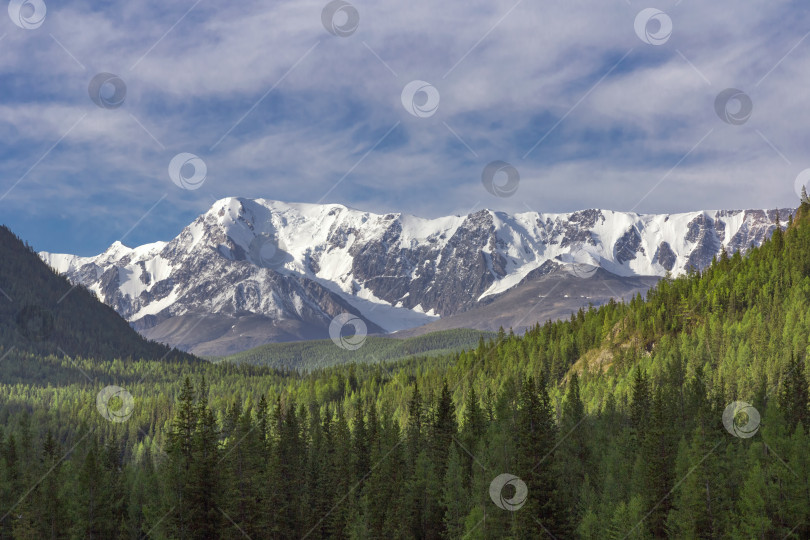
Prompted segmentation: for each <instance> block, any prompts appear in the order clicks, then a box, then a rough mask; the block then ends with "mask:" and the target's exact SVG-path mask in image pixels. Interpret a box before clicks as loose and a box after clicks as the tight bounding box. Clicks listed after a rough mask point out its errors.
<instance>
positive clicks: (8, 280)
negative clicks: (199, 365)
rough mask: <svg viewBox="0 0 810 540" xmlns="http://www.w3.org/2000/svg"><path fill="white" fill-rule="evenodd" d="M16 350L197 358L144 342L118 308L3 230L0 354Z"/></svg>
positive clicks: (0, 244) (0, 243) (101, 356)
mask: <svg viewBox="0 0 810 540" xmlns="http://www.w3.org/2000/svg"><path fill="white" fill-rule="evenodd" d="M11 348H14V349H15V350H16V351H28V352H32V353H36V354H58V355H68V356H71V357H72V356H83V357H92V358H97V359H107V358H144V359H161V358H162V359H166V360H179V359H186V360H187V359H193V358H194V357H193V356H191V355H189V354H186V353H183V352H179V351H176V350H172V349H170V348H168V347H166V346H164V345H161V344H159V343H156V342H151V341H147V340H145V339H143V338H142V337H141V336H140V335H139V334H138V333H137V332H135V331H134V330H133V329H132V328H130V326H129V324H128V323H127V322H126V321H125V320H124V319H122V318H121V317H120V316H119V315H118V314H117V313H116V312H115V310H113V309H112V308H110V307H109V306H106V305H104V304H102V303H101V302H99V301H98V300H97V299H96V298H95V296H94V295H93V294H91V293H90V292H89V291H87V289H85V288H84V287H82V286H73V285H71V284H70V283H69V282H68V280H67V279H66V278H64V277H62V276H59V275H57V274H56V273H54V272H53V270H51V269H50V268H49V267H48V266H47V265H46V264H45V263H44V262H42V260H41V259H40V258H39V257H38V256H37V254H36V252H34V251H33V249H31V248H30V247H29V246H27V245H26V244H24V243H23V242H22V240H20V239H19V238H18V237H17V236H15V235H14V234H13V233H12V232H11V231H10V230H9V229H8V228H7V227H0V350H2V351H8V350H9V349H11ZM0 354H3V353H0Z"/></svg>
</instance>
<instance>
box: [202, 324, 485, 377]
mask: <svg viewBox="0 0 810 540" xmlns="http://www.w3.org/2000/svg"><path fill="white" fill-rule="evenodd" d="M493 337H495V335H494V333H492V332H481V331H479V330H471V329H468V328H459V329H456V330H444V331H440V332H431V333H429V334H425V335H422V336H416V337H411V338H406V339H399V338H395V337H376V336H371V337H368V338H366V339H365V341H364V342H363V344H362V346H361V347H360V348H358V349H355V350H349V349H344V348H342V347H335V344H334V342H332V340H329V339H316V340H310V341H295V342H292V343H270V344H268V345H261V346H259V347H255V348H253V349H250V350H247V351H244V352H240V353H236V354H232V355H230V356H227V357H225V358H217V359H213V360H215V361H223V360H224V361H227V362H235V363H240V364H241V363H247V364H253V365H259V366H268V367H271V368H277V369H290V370H297V371H304V372H306V371H311V370H313V369H318V368H324V367H328V366H336V365H340V364H349V363H355V364H374V363H378V362H385V361H389V362H391V361H396V360H403V359H405V358H409V357H412V356H420V355H423V356H440V355H448V354H452V353H454V352H458V351H461V350H463V349H469V348H472V347H475V345H476V343H477V342H478V341H479V340H480V339H481V338H485V339H490V338H493Z"/></svg>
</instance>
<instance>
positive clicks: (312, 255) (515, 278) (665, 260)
mask: <svg viewBox="0 0 810 540" xmlns="http://www.w3.org/2000/svg"><path fill="white" fill-rule="evenodd" d="M793 211H794V210H793V209H779V210H714V211H696V212H689V213H680V214H638V213H628V212H616V211H610V210H599V209H589V210H580V211H576V212H571V213H538V212H521V213H517V214H513V215H512V214H507V213H505V212H499V211H492V210H479V211H477V212H473V213H470V214H468V215H466V216H445V217H440V218H433V219H426V218H419V217H416V216H411V215H408V214H402V213H397V214H392V213H389V214H374V213H371V212H365V211H361V210H356V209H351V208H349V207H346V206H344V205H340V204H323V205H317V204H309V203H285V202H280V201H272V200H266V199H246V198H238V197H229V198H225V199H221V200H219V201H216V202H215V203H214V204H213V205H212V206H211V208H210V209H209V210H208V211H207V212H205V213H203V214H202V215H200V216H199V217H198V218H197V219H195V220H194V221H193V222H192V223H191V224H190V225H189V226H187V227H185V228H184V229H183V231H181V233H180V234H178V235H177V236H176V237H175V238H174V239H172V240H170V241H168V242H154V243H151V244H145V245H143V246H138V247H135V248H128V247H126V246H124V245H123V244H121V243H120V242H117V243H114V244H113V245H111V246H110V247H109V248H108V249H107V250H105V251H104V252H103V253H101V254H99V255H97V256H94V257H77V256H73V255H65V254H53V253H47V252H42V253H40V256H41V257H42V258H43V260H45V261H46V262H47V263H48V264H49V265H51V266H52V267H53V268H55V269H56V270H57V271H59V272H61V273H64V274H66V275H67V276H68V277H69V278H70V279H71V280H72V281H74V282H78V283H82V284H83V285H85V286H87V287H88V288H89V289H91V290H93V291H94V292H96V294H98V295H99V297H100V298H101V299H102V300H103V301H104V302H105V303H107V304H109V305H111V306H113V307H114V308H115V309H116V311H118V312H119V313H120V314H121V315H122V316H124V317H125V318H126V319H127V320H129V321H130V323H132V324H133V326H134V327H136V328H137V329H138V330H139V331H141V333H143V334H144V335H146V336H150V337H153V338H155V339H160V340H165V341H167V342H169V343H173V344H179V345H182V346H183V347H184V348H187V349H188V350H195V351H196V352H198V353H200V354H229V353H233V352H236V351H237V350H240V349H241V350H244V349H246V348H249V347H252V346H256V345H259V344H261V343H262V342H273V341H290V340H295V339H301V338H303V339H313V338H317V337H321V338H322V337H326V335H327V334H326V329H327V328H328V326H329V323H330V321H331V319H332V318H334V317H335V316H337V315H338V314H340V313H342V312H348V313H351V314H352V315H354V316H357V317H360V318H361V319H363V320H364V321H365V322H366V324H367V326H368V328H369V332H370V333H380V334H382V333H389V332H396V331H401V330H407V329H411V328H415V327H419V326H422V325H425V324H427V323H430V322H432V321H435V320H436V319H438V318H439V317H448V316H453V315H456V314H458V313H462V312H466V311H469V310H472V309H475V308H477V307H478V306H480V305H482V302H483V301H484V300H485V299H486V298H488V297H493V298H494V297H495V296H497V295H499V294H501V293H504V292H506V291H508V290H510V289H512V288H514V287H516V286H518V285H519V284H520V283H521V282H522V281H523V280H524V279H526V277H527V276H529V275H530V274H531V273H532V272H533V271H535V270H537V269H539V268H540V267H542V266H543V264H545V263H547V262H548V261H553V262H554V263H556V264H558V265H560V268H562V269H564V270H565V271H566V272H567V273H566V275H568V274H572V279H574V278H577V277H581V276H578V275H577V274H580V273H584V274H589V272H591V270H590V269H593V268H603V269H604V270H606V271H607V272H610V273H611V274H614V275H617V276H620V277H635V276H648V275H651V276H658V277H662V276H664V275H666V274H667V273H673V274H679V273H682V272H684V271H685V270H686V269H687V268H688V267H690V266H692V267H695V268H698V269H700V268H704V267H705V266H707V265H708V264H709V263H710V262H711V259H712V257H714V256H716V255H717V254H718V253H719V252H720V251H721V250H723V249H725V250H727V251H729V252H734V251H740V250H742V251H744V250H745V249H747V247H748V246H750V245H752V244H754V245H758V244H760V243H761V242H762V241H763V240H764V239H765V238H767V237H768V236H769V235H770V234H771V232H772V231H773V229H774V227H775V226H776V225H775V224H774V223H773V222H774V220H775V218H776V216H777V213H778V215H780V216H781V218H782V221H780V226H784V224H785V218H787V217H788V216H789V215H791V214H792V213H793ZM580 270H581V272H580ZM585 277H587V275H586V276H585ZM178 317H185V318H186V319H187V322H186V323H183V324H179V323H178V321H177V320H176V318H178ZM172 319H175V320H174V321H172ZM197 325H199V326H197ZM192 326H193V327H192ZM182 332H185V333H187V334H189V333H190V335H191V336H192V337H191V339H189V340H183V339H180V336H179V334H180V333H182ZM207 333H208V334H210V335H211V336H212V337H211V338H210V339H206V337H207V336H206V335H205V334H207ZM206 341H207V342H211V343H209V344H208V345H204V342H206ZM223 344H227V345H223ZM221 346H222V347H224V348H221ZM220 348H221V350H220Z"/></svg>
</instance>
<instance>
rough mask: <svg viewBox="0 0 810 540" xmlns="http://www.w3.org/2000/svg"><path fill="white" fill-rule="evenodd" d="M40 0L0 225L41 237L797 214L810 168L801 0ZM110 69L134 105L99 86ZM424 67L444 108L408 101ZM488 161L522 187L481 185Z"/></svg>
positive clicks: (45, 246) (7, 72) (24, 10)
mask: <svg viewBox="0 0 810 540" xmlns="http://www.w3.org/2000/svg"><path fill="white" fill-rule="evenodd" d="M38 1H40V0H38ZM30 2H31V0H29V3H28V4H26V3H24V2H22V1H21V0H13V2H12V6H11V9H10V10H9V11H10V12H11V14H10V15H9V16H8V17H5V16H3V17H2V18H0V36H3V37H2V38H0V50H2V55H0V95H2V98H3V99H2V101H1V102H0V137H2V142H3V144H2V146H0V197H2V199H0V216H2V217H1V219H0V222H3V223H5V224H7V225H9V226H10V227H11V228H12V229H13V230H14V231H15V232H16V233H17V234H19V235H20V236H22V237H23V238H24V239H26V240H28V241H29V242H30V243H31V244H32V245H34V247H35V248H36V249H40V250H47V251H55V252H68V253H77V254H81V255H90V254H95V253H98V252H100V251H103V250H104V249H105V248H106V247H107V246H108V245H109V244H111V243H112V242H113V241H115V240H119V239H122V238H123V242H124V243H125V244H127V245H137V244H142V243H146V242H151V241H155V240H168V239H170V238H172V237H174V236H175V235H176V234H177V233H178V232H179V231H180V230H181V229H182V227H183V226H184V225H186V224H188V223H189V222H190V221H191V220H192V219H194V217H195V216H197V215H198V214H200V213H203V212H205V211H206V210H207V209H208V208H209V207H210V205H211V204H212V203H213V202H214V201H215V200H216V199H219V198H222V197H226V196H244V197H264V198H270V199H279V200H285V201H300V202H319V201H321V202H336V203H342V204H346V205H349V206H353V207H355V208H360V209H364V210H369V211H375V212H389V211H403V212H408V213H413V214H417V215H421V216H426V217H432V216H438V215H444V214H451V213H454V214H463V213H467V212H469V211H470V210H471V209H472V210H475V209H480V208H492V209H498V210H505V211H510V212H520V211H526V210H533V211H545V212H563V211H572V210H577V209H581V208H591V207H600V208H609V209H615V210H633V211H637V212H642V213H644V212H679V211H689V210H696V209H716V208H729V209H731V208H773V207H777V206H779V207H781V206H795V204H796V196H795V193H794V180H795V179H796V177H797V175H798V174H799V173H800V172H801V171H803V170H805V169H807V168H810V155H808V151H807V149H808V143H810V107H808V106H807V105H808V104H807V100H808V98H807V95H808V94H807V90H806V89H807V88H808V82H810V81H809V80H808V79H810V38H807V39H805V38H806V37H807V33H808V31H810V10H807V9H806V8H805V7H804V6H803V4H801V3H799V2H779V1H774V2H768V3H764V2H758V3H744V4H743V3H740V2H731V1H726V0H718V1H713V2H696V1H694V0H683V1H681V2H675V1H669V2H638V1H635V0H626V1H622V0H614V1H607V2H594V1H588V2H585V1H578V0H574V1H566V2H561V1H542V2H541V1H537V0H521V1H516V0H504V1H501V0H497V1H495V0H486V1H477V0H472V1H467V2H455V3H442V4H438V3H436V2H428V1H422V0H414V1H412V2H407V3H403V2H393V1H389V0H385V1H379V0H378V1H375V2H371V1H368V0H363V1H361V0H352V2H351V4H350V6H349V7H346V6H345V5H344V6H343V9H342V10H338V11H337V13H336V15H335V18H334V19H332V20H333V21H334V23H335V24H336V25H337V27H338V28H340V27H341V25H343V24H344V23H345V22H346V19H345V17H346V13H347V10H348V12H351V9H352V8H354V10H355V11H356V13H357V15H358V17H359V24H358V26H357V28H356V31H354V32H349V33H350V35H347V36H343V37H341V36H336V35H332V34H331V33H329V32H328V31H327V29H326V28H325V26H324V24H323V23H322V13H323V10H324V8H325V7H326V6H327V2H323V1H320V0H318V1H309V0H303V1H302V0H294V1H289V2H288V1H274V2H242V3H227V4H226V3H223V2H213V1H211V0H199V1H196V0H183V1H161V2H156V1H154V2H153V1H151V0H139V1H138V2H117V3H113V2H82V1H71V2H57V1H55V0H41V5H45V6H46V9H47V11H46V15H45V18H44V21H42V23H41V25H39V24H38V23H37V22H36V21H37V20H38V12H37V10H38V9H39V10H41V5H39V6H38V5H36V4H33V3H30ZM195 2H196V3H195ZM19 4H22V5H19ZM748 4H751V5H748ZM333 7H334V6H333ZM338 7H339V6H338ZM647 8H656V9H658V10H660V11H661V12H663V13H664V14H665V16H666V17H668V20H669V21H671V23H672V31H671V34H667V35H666V36H664V37H663V39H661V40H660V41H662V43H660V44H651V43H648V42H645V40H644V39H642V38H646V39H647V41H653V42H655V37H656V36H657V35H658V34H660V32H661V27H660V26H659V24H660V23H659V22H656V21H657V20H658V19H656V20H649V21H648V23H647V24H646V25H642V29H643V30H644V32H646V33H643V34H642V35H641V37H640V36H639V35H638V34H637V32H636V25H635V22H636V18H637V16H638V15H639V13H640V12H641V11H642V10H644V9H647ZM12 14H16V15H17V16H18V18H17V22H21V21H22V22H21V24H23V26H26V25H27V26H36V28H27V29H26V28H20V27H19V26H18V25H16V24H15V22H14V21H13V20H12V16H11V15H12ZM1 15H2V13H0V16H1ZM19 17H22V18H19ZM26 21H28V22H26ZM32 21H33V22H32ZM649 36H652V38H650V37H649ZM98 73H111V74H114V75H116V76H118V77H119V78H120V80H121V81H123V82H124V84H125V85H126V97H125V99H124V102H123V105H121V106H120V107H118V108H113V109H106V108H103V107H99V106H97V105H96V104H94V102H93V101H92V100H91V99H90V97H89V94H88V85H89V84H90V81H91V80H92V79H93V78H94V76H96V75H97V74H98ZM414 80H420V81H425V82H427V83H429V84H430V85H431V86H432V87H433V88H435V92H436V93H437V94H438V95H439V96H440V99H439V102H438V107H435V110H433V109H434V108H433V107H432V106H430V107H429V108H430V113H432V114H424V115H422V116H424V117H418V116H415V115H413V114H411V113H410V112H409V111H408V110H406V107H405V106H403V97H402V92H403V89H404V88H405V87H406V85H408V83H410V82H411V81H414ZM726 88H737V89H740V90H741V91H742V92H744V93H745V94H746V95H748V96H750V99H751V102H752V103H753V110H752V113H751V115H750V118H748V119H747V121H745V122H744V123H741V124H740V125H733V124H729V123H726V122H724V121H722V120H721V119H720V117H719V115H718V113H717V112H716V110H715V99H716V97H717V95H718V94H719V93H720V92H721V91H723V90H724V89H726ZM105 92H106V90H105ZM104 96H107V97H109V95H108V94H104ZM424 98H425V95H424V94H418V95H417V96H416V98H415V99H416V100H417V101H416V106H417V109H418V108H419V107H422V106H423V103H422V101H421V100H422V99H424ZM411 103H413V102H411ZM428 105H430V104H428ZM736 106H737V104H736V102H733V103H730V104H729V107H730V108H729V109H728V110H729V111H730V113H731V114H732V115H733V114H734V113H735V109H734V107H736ZM179 153H191V154H195V155H196V156H198V157H199V158H200V159H201V160H202V161H203V162H204V163H205V165H206V169H207V175H206V178H205V180H204V182H203V183H202V186H201V187H199V189H196V190H186V189H182V188H181V187H178V185H176V184H175V183H173V182H172V179H171V178H170V176H169V173H168V167H169V163H170V162H171V160H172V158H173V157H174V156H176V155H177V154H179ZM495 160H502V161H505V162H508V163H510V164H512V165H513V166H514V167H515V168H516V169H517V170H518V171H519V174H520V184H519V187H518V189H517V192H516V193H515V195H514V196H511V197H507V198H500V197H497V196H494V195H492V194H491V193H490V192H488V191H487V190H486V189H485V188H484V186H483V185H482V181H481V174H482V170H483V169H484V167H485V166H486V165H487V164H488V163H490V162H492V161H495ZM186 171H187V170H186Z"/></svg>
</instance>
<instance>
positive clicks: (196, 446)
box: [0, 204, 810, 539]
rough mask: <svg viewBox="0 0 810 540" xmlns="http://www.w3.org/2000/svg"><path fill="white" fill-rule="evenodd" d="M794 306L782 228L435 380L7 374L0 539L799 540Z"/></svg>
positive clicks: (378, 373) (415, 372) (49, 366)
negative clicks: (742, 250)
mask: <svg viewBox="0 0 810 540" xmlns="http://www.w3.org/2000/svg"><path fill="white" fill-rule="evenodd" d="M808 306H810V206H808V205H807V204H803V206H802V207H801V208H800V210H799V212H798V213H797V216H796V220H795V222H793V223H791V225H790V226H789V227H788V229H787V231H785V232H784V233H783V232H782V231H781V230H780V229H778V228H777V229H776V230H775V232H774V233H773V237H772V239H771V240H769V241H766V242H765V243H764V244H763V245H762V246H761V247H758V248H752V249H751V250H750V251H749V252H748V253H747V254H746V255H745V256H741V255H739V254H734V255H732V256H726V255H725V254H723V255H722V256H721V257H719V259H718V260H716V261H715V262H714V263H713V264H712V265H711V267H709V268H708V269H706V270H705V271H703V272H701V273H698V272H691V273H689V274H688V275H685V276H683V277H679V278H676V279H663V280H662V281H661V282H660V283H659V284H658V285H657V286H656V287H655V288H654V289H652V290H651V291H650V292H649V294H648V297H647V298H646V299H642V298H640V297H637V298H635V299H634V300H633V301H632V302H630V303H628V304H619V303H615V302H612V303H610V304H608V305H605V306H602V307H600V308H598V309H596V308H591V309H589V310H587V311H584V310H583V311H580V312H578V313H576V314H575V315H573V316H572V317H571V318H570V320H566V321H560V322H554V323H548V324H546V325H543V326H537V327H535V328H533V329H532V330H530V331H529V332H528V333H527V334H526V335H525V336H516V335H513V334H511V333H509V332H501V333H499V334H498V336H497V337H496V338H494V339H493V340H492V341H490V342H483V341H482V342H481V343H479V345H478V346H477V347H476V348H475V349H473V350H469V351H465V352H462V353H457V354H452V355H446V356H441V357H437V358H413V359H409V360H405V361H402V362H396V363H393V362H387V363H381V364H376V365H366V364H357V365H355V364H351V365H345V366H338V367H333V368H329V369H321V370H316V371H313V372H311V373H309V374H306V375H301V374H297V373H285V372H280V371H273V370H270V369H269V368H267V367H254V366H249V365H244V364H242V365H233V364H228V363H219V364H188V365H184V364H179V363H175V364H164V363H160V362H148V361H137V362H123V361H114V360H109V359H105V360H103V361H99V360H96V359H93V358H89V357H88V358H86V359H81V358H74V359H67V358H59V357H54V356H38V357H37V356H33V355H25V354H16V353H12V354H11V355H9V358H8V359H7V360H5V361H3V362H0V380H2V381H3V382H4V384H2V385H0V403H2V407H1V408H0V419H2V424H3V426H4V427H3V433H2V435H1V436H0V440H1V441H2V448H1V450H2V451H1V452H0V456H2V459H1V460H0V478H2V482H0V486H1V487H0V537H2V538H44V537H53V538H62V537H65V538H68V537H73V538H86V537H93V538H139V537H142V536H144V535H146V536H148V537H151V538H218V537H222V538H245V537H249V538H254V539H256V538H507V537H512V538H543V537H546V536H548V537H555V538H594V539H597V538H598V539H603V538H616V539H622V538H653V537H671V538H807V537H810V456H809V455H808V452H807V448H808V447H809V446H808V445H810V436H809V435H808V433H807V429H808V427H810V425H808V422H810V410H809V409H808V381H807V377H806V373H807V367H808V366H807V352H808V335H810V312H809V311H808ZM88 356H89V355H88ZM31 372H34V373H37V376H36V377H35V379H34V380H26V377H27V374H28V373H31ZM106 385H118V386H120V387H121V388H123V389H126V393H124V392H119V393H118V394H117V396H118V397H117V398H116V399H107V397H108V395H109V394H107V393H105V392H104V391H102V389H103V388H105V387H106ZM100 391H101V392H100ZM128 396H132V403H134V405H132V406H129V404H128V400H129V397H128ZM741 402H746V403H747V404H743V403H741ZM504 474H508V475H511V476H506V477H504V476H502V475H504Z"/></svg>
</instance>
